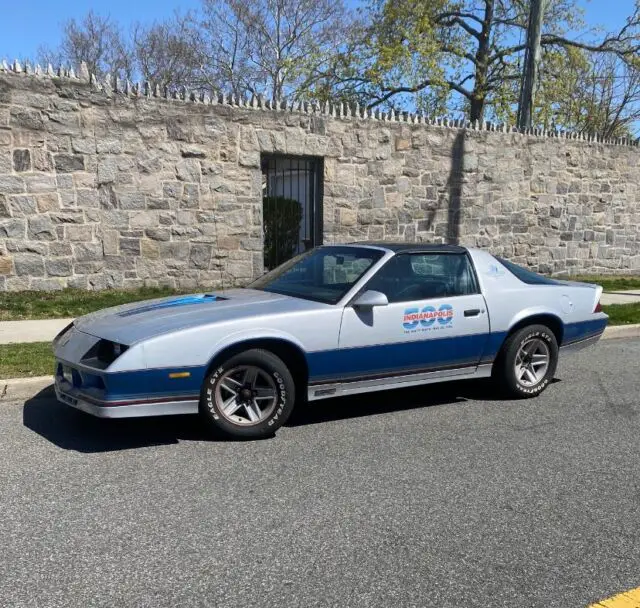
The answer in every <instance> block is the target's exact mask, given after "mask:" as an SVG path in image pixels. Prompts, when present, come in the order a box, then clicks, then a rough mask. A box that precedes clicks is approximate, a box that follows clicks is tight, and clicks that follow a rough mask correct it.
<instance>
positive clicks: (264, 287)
mask: <svg viewBox="0 0 640 608" xmlns="http://www.w3.org/2000/svg"><path fill="white" fill-rule="evenodd" d="M383 255H384V251H381V250H378V249H369V248H366V247H319V248H318V249H312V250H310V251H307V252H305V253H302V254H300V255H299V256H297V257H295V258H293V259H291V260H289V261H288V262H285V263H284V264H282V265H281V266H278V267H277V268H275V269H274V270H272V271H271V272H269V273H267V274H265V275H264V276H262V277H260V278H259V279H257V280H256V281H254V282H253V283H251V284H250V285H249V287H250V288H251V289H259V290H261V291H269V292H271V293H280V294H283V295H286V296H293V297H295V298H304V299H305V300H313V301H315V302H323V303H325V304H336V303H337V302H339V301H340V300H341V299H342V298H343V297H344V296H345V294H346V293H347V292H348V291H349V290H350V289H351V288H352V287H353V286H354V285H355V284H356V283H357V282H358V281H359V280H360V278H361V277H362V275H364V273H365V272H366V271H367V270H368V269H369V268H371V266H373V265H374V264H375V263H376V262H377V261H378V260H379V259H380V258H381V257H382V256H383Z"/></svg>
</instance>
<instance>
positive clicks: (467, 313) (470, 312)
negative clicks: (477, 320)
mask: <svg viewBox="0 0 640 608" xmlns="http://www.w3.org/2000/svg"><path fill="white" fill-rule="evenodd" d="M479 314H480V309H479V308H471V309H469V310H465V311H464V316H465V317H477V316H478V315H479Z"/></svg>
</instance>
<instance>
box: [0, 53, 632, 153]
mask: <svg viewBox="0 0 640 608" xmlns="http://www.w3.org/2000/svg"><path fill="white" fill-rule="evenodd" d="M0 72H11V73H14V74H23V75H25V76H32V77H38V78H57V79H69V80H77V81H83V82H88V83H90V84H91V85H93V86H94V88H95V89H96V90H98V91H103V92H104V93H105V94H106V95H109V96H110V95H123V96H125V97H150V98H158V99H166V100H172V101H182V102H185V103H194V104H204V105H228V106H235V107H241V108H252V109H255V110H263V111H281V112H298V113H303V114H317V115H322V116H331V117H333V118H337V119H343V120H349V119H358V120H375V121H380V122H392V123H393V122H401V123H408V124H424V125H429V126H436V127H444V128H449V129H468V130H472V131H490V132H498V133H520V134H522V135H523V136H528V137H538V138H546V139H565V140H578V141H584V142H593V143H599V144H604V145H610V146H629V147H639V146H640V138H638V139H636V140H632V139H630V138H624V137H621V138H602V137H601V136H599V135H597V134H584V133H574V132H570V131H563V130H559V129H543V128H540V127H532V128H529V129H525V130H520V129H518V128H517V127H515V126H513V125H509V124H507V123H495V122H488V121H477V120H476V121H469V120H466V119H464V118H449V117H445V118H440V117H438V118H430V117H427V116H426V115H425V114H424V113H412V112H399V111H397V110H389V111H387V112H383V111H381V110H379V109H372V108H367V107H363V106H360V105H359V104H357V103H355V104H347V103H346V102H331V101H328V102H322V103H320V102H315V101H313V102H309V101H302V100H300V101H296V102H294V101H290V100H287V99H278V100H275V99H274V100H270V99H266V98H265V97H264V96H262V95H254V94H250V95H249V94H245V95H234V94H231V93H227V92H224V91H217V90H210V91H206V90H192V89H187V88H186V87H177V88H170V87H166V86H161V85H159V84H157V83H151V82H148V81H143V82H131V81H129V80H124V81H123V80H121V79H119V78H117V77H113V76H111V75H109V74H108V75H107V76H106V78H105V79H104V80H102V81H100V80H99V79H97V78H96V77H95V76H94V75H93V74H91V73H89V69H88V67H87V64H86V63H84V62H82V63H81V64H80V67H79V69H78V71H77V72H76V71H75V70H74V69H73V67H64V66H59V67H58V68H57V69H54V68H53V66H52V65H51V64H49V65H47V66H46V67H44V68H43V67H42V66H40V65H38V64H36V65H35V66H32V65H31V64H29V63H25V64H24V65H22V64H21V63H20V62H18V60H15V61H13V63H8V62H7V61H6V60H2V61H1V62H0Z"/></svg>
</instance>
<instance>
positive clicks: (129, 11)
mask: <svg viewBox="0 0 640 608" xmlns="http://www.w3.org/2000/svg"><path fill="white" fill-rule="evenodd" d="M348 1H350V3H351V4H354V3H355V2H356V1H357V0H348ZM426 1H428V0H426ZM578 3H579V4H580V5H581V6H583V8H584V9H585V11H586V12H585V19H586V21H587V23H588V24H589V26H592V27H593V26H597V25H602V26H604V27H605V28H607V29H614V28H616V27H620V26H621V25H622V24H623V23H624V19H625V17H626V16H627V15H629V14H631V12H632V10H633V5H634V0H590V1H588V0H578ZM199 4H200V2H199V0H18V1H16V0H0V13H1V14H2V19H0V59H7V60H13V59H14V58H34V57H35V56H36V54H37V51H38V47H39V46H41V45H45V46H56V44H57V42H58V41H59V39H60V27H61V25H62V23H64V22H65V21H66V20H67V19H70V18H72V17H75V18H81V17H82V16H83V15H84V14H85V13H87V12H88V11H89V10H91V9H93V10H94V11H95V12H96V13H99V14H102V15H108V16H110V17H111V18H113V19H114V20H117V21H119V22H121V23H123V24H124V25H125V27H126V26H127V25H128V24H130V23H133V22H135V21H143V22H152V21H154V20H162V19H163V18H165V17H168V16H170V15H171V14H172V13H173V12H174V11H175V10H176V9H179V10H180V11H182V12H185V11H187V10H189V9H194V8H197V7H198V6H199ZM3 5H6V6H4V7H3ZM2 9H3V10H2Z"/></svg>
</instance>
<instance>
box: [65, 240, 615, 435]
mask: <svg viewBox="0 0 640 608" xmlns="http://www.w3.org/2000/svg"><path fill="white" fill-rule="evenodd" d="M601 293H602V288H601V287H599V286H596V285H590V284H584V283H575V282H570V281H559V280H552V279H549V278H546V277H543V276H540V275H538V274H535V273H533V272H530V271H528V270H526V269H524V268H522V267H520V266H517V265H515V264H513V263H511V262H508V261H507V260H503V259H501V258H498V257H494V256H492V255H490V254H489V253H487V252H485V251H480V250H477V249H470V248H465V247H458V246H453V245H428V244H407V243H403V244H390V243H357V244H351V245H339V246H324V247H318V248H316V249H313V250H311V251H307V252H306V253H303V254H302V255H299V256H298V257H296V258H294V259H292V260H290V261H289V262H286V263H285V264H283V265H282V266H280V267H278V268H276V269H275V270H273V271H271V272H269V273H267V274H265V275H264V276H262V277H261V278H259V279H258V280H257V281H255V282H254V283H252V284H251V285H250V286H249V287H248V288H246V289H230V290H227V291H220V292H216V293H200V294H195V295H189V296H178V297H170V298H164V299H159V300H151V301H147V302H142V303H135V304H127V305H124V306H118V307H115V308H109V309H106V310H103V311H100V312H97V313H94V314H90V315H87V316H84V317H81V318H79V319H76V321H75V322H74V323H73V324H72V325H70V326H69V327H67V328H66V329H65V330H63V331H62V332H61V333H60V334H59V335H58V336H57V337H56V339H55V340H54V350H55V356H56V372H55V373H56V377H55V386H56V393H57V396H58V399H59V400H60V401H62V402H64V403H66V404H68V405H70V406H72V407H75V408H78V409H81V410H83V411H85V412H88V413H90V414H94V415H96V416H101V417H105V418H121V417H131V416H155V415H165V414H185V413H194V414H195V413H198V412H199V413H200V414H201V415H202V417H203V418H204V419H205V420H206V421H208V422H209V423H210V424H212V425H213V426H215V427H217V428H218V429H221V430H222V431H224V432H226V433H229V434H232V435H235V436H244V437H260V436H264V435H267V434H271V433H273V432H274V431H275V430H276V429H277V428H278V427H280V426H281V425H282V424H283V423H284V422H285V421H286V420H287V418H288V417H289V415H290V414H291V411H292V410H293V407H294V404H295V403H296V401H297V402H301V401H303V400H305V399H307V400H309V401H312V400H316V399H324V398H327V397H336V396H339V395H350V394H354V393H363V392H367V391H377V390H382V389H391V388H397V387H405V386H411V385H417V384H427V383H430V382H440V381H445V380H459V379H465V378H482V377H488V376H493V377H494V378H495V379H496V381H497V382H498V383H499V384H500V386H501V387H502V388H503V389H504V390H505V391H507V392H508V393H509V394H511V395H512V396H514V397H532V396H534V395H537V394H539V393H540V392H541V391H543V390H544V389H545V388H546V386H547V385H548V384H549V382H550V381H551V380H552V378H553V375H554V372H555V370H556V365H557V363H558V354H559V352H560V351H567V350H570V349H576V348H581V347H584V346H587V345H589V344H593V343H595V342H596V341H597V340H598V339H599V338H600V336H601V335H602V332H603V331H604V329H605V326H606V324H607V315H605V314H604V313H603V312H601V309H600V303H599V299H600V295H601Z"/></svg>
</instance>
